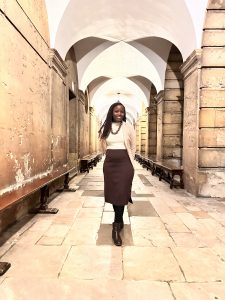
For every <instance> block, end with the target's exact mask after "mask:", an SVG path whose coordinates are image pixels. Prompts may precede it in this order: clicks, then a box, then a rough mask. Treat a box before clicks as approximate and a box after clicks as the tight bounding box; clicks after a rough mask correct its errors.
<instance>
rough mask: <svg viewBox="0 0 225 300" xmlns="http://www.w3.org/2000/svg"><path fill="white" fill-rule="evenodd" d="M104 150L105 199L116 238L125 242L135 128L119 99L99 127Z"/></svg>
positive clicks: (114, 239) (116, 243) (118, 244)
mask: <svg viewBox="0 0 225 300" xmlns="http://www.w3.org/2000/svg"><path fill="white" fill-rule="evenodd" d="M99 136H100V140H101V146H102V152H103V153H104V154H106V158H105V161H104V165H103V173H104V196H105V202H108V203H111V204H112V205H113V209H114V212H115V218H114V222H113V228H112V239H113V241H114V244H115V245H116V246H121V245H122V239H121V237H120V231H121V230H122V229H123V226H124V223H123V212H124V206H125V205H127V204H128V202H131V203H132V200H131V187H132V181H133V177H134V155H135V146H136V143H135V131H134V128H133V126H132V125H130V124H128V123H126V110H125V107H124V106H123V105H122V104H121V103H119V102H117V103H114V104H112V105H111V106H110V108H109V110H108V113H107V116H106V120H105V122H104V123H103V125H102V126H101V128H100V130H99Z"/></svg>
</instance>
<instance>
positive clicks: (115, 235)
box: [112, 222, 122, 246]
mask: <svg viewBox="0 0 225 300" xmlns="http://www.w3.org/2000/svg"><path fill="white" fill-rule="evenodd" d="M112 226H113V228H112V239H113V242H114V244H115V245H116V246H121V245H122V239H121V237H120V230H121V223H115V222H114V223H113V224H112Z"/></svg>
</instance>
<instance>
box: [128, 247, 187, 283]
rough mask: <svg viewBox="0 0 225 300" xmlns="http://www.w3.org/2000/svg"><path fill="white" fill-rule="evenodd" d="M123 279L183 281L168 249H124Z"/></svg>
mask: <svg viewBox="0 0 225 300" xmlns="http://www.w3.org/2000/svg"><path fill="white" fill-rule="evenodd" d="M123 265H124V278H125V279H129V280H143V279H145V280H146V279H148V280H157V281H184V277H183V275H182V273H181V270H180V268H179V265H178V264H177V261H176V259H175V258H174V256H173V253H172V252H171V250H170V249H169V248H156V247H125V248H124V250H123Z"/></svg>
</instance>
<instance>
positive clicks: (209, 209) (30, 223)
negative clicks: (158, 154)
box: [0, 162, 225, 300]
mask: <svg viewBox="0 0 225 300" xmlns="http://www.w3.org/2000/svg"><path fill="white" fill-rule="evenodd" d="M71 186H72V187H77V191H76V192H75V193H71V192H70V193H69V192H67V193H66V192H63V193H61V194H57V195H56V194H55V195H53V196H54V197H52V201H51V203H50V205H49V206H50V207H57V208H58V209H59V212H58V214H55V215H27V216H26V217H25V218H24V219H23V220H21V221H20V222H19V223H17V224H16V225H15V226H13V227H11V228H10V229H9V230H8V231H7V232H5V233H4V234H3V236H2V237H1V243H0V244H1V245H2V246H1V247H0V256H1V258H0V261H8V262H10V263H11V264H12V266H11V268H10V269H9V270H8V271H7V272H6V273H5V274H4V275H3V276H1V277H0V299H2V300H11V299H12V300H26V299H29V300H30V299H32V300H37V299H38V300H52V299H54V300H64V299H65V300H70V299H71V300H74V299H75V300H95V299H97V300H101V299H104V300H108V299H123V300H125V299H127V300H136V299H142V300H145V299H146V300H174V299H176V300H215V299H220V300H222V299H225V202H223V201H221V200H220V201H219V200H216V199H207V198H204V199H203V198H201V199H200V198H195V197H193V196H191V195H189V194H187V193H186V192H184V191H183V190H181V189H173V190H170V189H169V185H168V183H165V182H163V181H162V182H160V181H159V180H158V177H153V176H151V174H150V172H149V171H147V170H145V169H142V168H141V166H140V165H138V164H137V163H136V172H135V178H134V183H133V191H132V195H133V200H134V204H130V205H129V206H128V208H127V209H126V211H125V215H124V221H125V228H124V230H123V233H122V236H123V246H122V247H116V246H114V245H113V243H112V240H111V223H112V222H113V211H112V207H111V205H109V204H104V199H103V176H102V162H101V163H99V164H98V166H97V167H95V168H94V169H93V170H91V171H90V173H89V174H80V175H78V176H76V177H75V178H74V179H73V180H72V182H71ZM3 241H4V243H3Z"/></svg>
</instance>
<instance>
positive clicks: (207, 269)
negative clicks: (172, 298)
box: [172, 247, 225, 282]
mask: <svg viewBox="0 0 225 300" xmlns="http://www.w3.org/2000/svg"><path fill="white" fill-rule="evenodd" d="M172 251H173V253H174V255H175V257H176V259H177V261H178V262H179V264H180V266H181V268H182V270H183V272H184V275H185V278H186V279H187V281H189V282H210V281H211V282H212V281H225V262H224V261H223V260H221V259H220V258H219V257H218V256H216V255H215V254H214V253H213V251H211V250H209V249H206V248H181V247H176V248H172Z"/></svg>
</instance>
